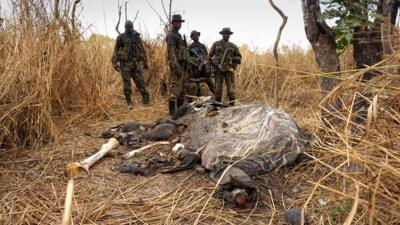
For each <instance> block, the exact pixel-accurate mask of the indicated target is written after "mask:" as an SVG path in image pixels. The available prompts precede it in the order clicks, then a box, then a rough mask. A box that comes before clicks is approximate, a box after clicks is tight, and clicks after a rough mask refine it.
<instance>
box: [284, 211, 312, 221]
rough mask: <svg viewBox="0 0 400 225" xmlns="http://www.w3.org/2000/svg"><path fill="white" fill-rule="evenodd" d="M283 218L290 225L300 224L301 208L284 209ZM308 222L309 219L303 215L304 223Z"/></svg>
mask: <svg viewBox="0 0 400 225" xmlns="http://www.w3.org/2000/svg"><path fill="white" fill-rule="evenodd" d="M285 220H286V222H288V223H289V224H290V225H301V224H302V223H301V209H299V208H291V209H288V210H286V212H285ZM307 224H309V219H308V218H307V216H304V225H307Z"/></svg>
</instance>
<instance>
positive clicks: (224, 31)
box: [219, 27, 233, 35]
mask: <svg viewBox="0 0 400 225" xmlns="http://www.w3.org/2000/svg"><path fill="white" fill-rule="evenodd" d="M219 33H220V34H229V35H231V34H233V32H232V31H231V28H229V27H224V28H222V30H221V31H220V32H219Z"/></svg>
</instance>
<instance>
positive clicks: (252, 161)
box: [179, 104, 304, 203]
mask: <svg viewBox="0 0 400 225" xmlns="http://www.w3.org/2000/svg"><path fill="white" fill-rule="evenodd" d="M194 105H195V104H194ZM179 121H180V122H183V123H185V124H187V125H188V127H187V129H186V131H185V132H184V134H183V143H184V145H185V146H186V148H188V149H191V150H201V151H200V156H201V164H202V166H203V167H204V168H205V169H206V170H208V171H209V175H210V177H211V179H212V180H213V181H215V182H216V183H217V184H218V185H219V187H220V189H219V190H220V192H219V193H220V194H221V195H222V196H221V197H223V198H225V199H228V200H230V201H233V202H236V203H241V202H242V201H243V200H241V199H240V197H243V196H244V197H247V198H251V196H252V195H254V194H255V192H256V186H255V185H254V183H253V181H252V179H251V178H250V177H251V176H254V175H259V174H263V173H267V172H269V171H272V170H274V169H276V168H281V167H284V166H287V165H289V164H291V163H293V162H294V161H295V160H296V159H297V157H298V156H299V155H300V154H301V152H302V149H303V147H304V141H303V139H302V135H301V132H300V131H299V128H298V126H297V124H296V122H295V121H294V120H293V119H292V118H291V117H290V116H289V115H287V114H286V113H284V112H283V111H281V110H278V109H272V108H270V107H267V106H262V105H243V106H236V107H223V108H219V109H217V108H216V107H214V106H212V105H210V104H198V106H197V108H194V109H193V110H192V112H189V113H188V114H186V115H185V116H183V117H182V118H181V119H179Z"/></svg>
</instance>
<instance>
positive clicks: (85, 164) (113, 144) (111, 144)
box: [66, 138, 119, 173]
mask: <svg viewBox="0 0 400 225" xmlns="http://www.w3.org/2000/svg"><path fill="white" fill-rule="evenodd" d="M118 147H119V141H118V140H117V139H116V138H111V139H110V140H109V141H108V142H107V143H106V144H103V145H102V146H101V149H100V151H98V152H97V153H96V154H94V155H92V156H90V157H89V158H87V159H84V160H82V161H80V162H74V163H70V164H68V166H67V168H66V173H68V172H69V171H68V170H71V169H72V168H74V167H76V168H82V169H84V170H85V171H86V172H87V173H89V168H90V167H91V166H92V165H93V164H95V163H96V162H97V161H99V160H100V159H102V158H103V157H104V156H105V155H107V153H108V152H110V151H111V150H113V149H116V148H118Z"/></svg>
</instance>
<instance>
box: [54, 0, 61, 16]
mask: <svg viewBox="0 0 400 225" xmlns="http://www.w3.org/2000/svg"><path fill="white" fill-rule="evenodd" d="M59 10H60V0H55V1H54V12H53V14H54V19H56V20H58V19H59V18H60V11H59Z"/></svg>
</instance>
